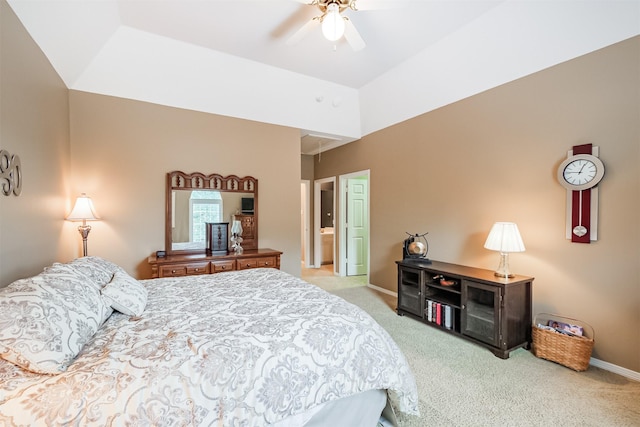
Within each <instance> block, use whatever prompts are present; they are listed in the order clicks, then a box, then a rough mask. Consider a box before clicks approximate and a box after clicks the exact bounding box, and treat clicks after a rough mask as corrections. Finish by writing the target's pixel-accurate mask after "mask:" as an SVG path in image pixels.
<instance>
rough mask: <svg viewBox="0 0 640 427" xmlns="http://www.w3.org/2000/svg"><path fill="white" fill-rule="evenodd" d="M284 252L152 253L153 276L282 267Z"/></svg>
mask: <svg viewBox="0 0 640 427" xmlns="http://www.w3.org/2000/svg"><path fill="white" fill-rule="evenodd" d="M280 255H282V252H280V251H276V250H274V249H253V250H245V251H244V253H243V254H242V255H235V254H234V253H230V254H229V255H206V254H190V255H168V256H166V257H162V258H158V257H157V256H155V255H151V256H150V257H149V259H148V261H149V264H150V265H151V277H152V278H154V279H155V278H158V277H177V276H189V275H194V274H214V273H221V272H224V271H233V270H245V269H247V268H260V267H272V268H277V269H280Z"/></svg>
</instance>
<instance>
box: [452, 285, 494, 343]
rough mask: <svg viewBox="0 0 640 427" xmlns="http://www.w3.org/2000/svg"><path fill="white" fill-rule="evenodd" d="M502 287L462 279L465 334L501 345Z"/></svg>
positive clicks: (463, 330) (463, 329) (462, 330)
mask: <svg viewBox="0 0 640 427" xmlns="http://www.w3.org/2000/svg"><path fill="white" fill-rule="evenodd" d="M500 311H501V310H500V288H498V287H495V286H489V285H485V284H482V283H476V282H472V281H469V280H463V281H462V316H461V317H462V319H461V321H462V328H461V332H462V333H463V334H464V335H467V336H470V337H473V338H475V339H477V340H480V341H482V342H485V343H487V344H491V345H493V346H495V347H499V346H500Z"/></svg>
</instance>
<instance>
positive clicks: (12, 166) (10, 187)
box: [0, 150, 22, 196]
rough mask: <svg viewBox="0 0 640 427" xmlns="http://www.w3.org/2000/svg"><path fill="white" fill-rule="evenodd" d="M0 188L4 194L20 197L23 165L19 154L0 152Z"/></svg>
mask: <svg viewBox="0 0 640 427" xmlns="http://www.w3.org/2000/svg"><path fill="white" fill-rule="evenodd" d="M0 187H2V194H4V195H5V196H10V195H11V193H13V195H14V196H19V195H20V193H21V192H22V164H21V163H20V157H18V155H17V154H13V155H11V154H9V152H8V151H7V150H0Z"/></svg>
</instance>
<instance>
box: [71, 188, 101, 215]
mask: <svg viewBox="0 0 640 427" xmlns="http://www.w3.org/2000/svg"><path fill="white" fill-rule="evenodd" d="M98 219H100V217H99V216H98V214H97V213H96V209H95V208H94V207H93V202H92V201H91V198H90V197H87V195H86V194H85V193H82V194H81V195H80V196H79V197H78V198H77V199H76V204H75V205H74V206H73V209H72V210H71V213H70V214H69V215H68V216H67V220H68V221H95V220H98Z"/></svg>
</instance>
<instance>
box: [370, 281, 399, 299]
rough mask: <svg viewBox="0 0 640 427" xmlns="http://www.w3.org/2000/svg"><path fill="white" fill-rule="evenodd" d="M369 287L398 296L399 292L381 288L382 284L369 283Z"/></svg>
mask: <svg viewBox="0 0 640 427" xmlns="http://www.w3.org/2000/svg"><path fill="white" fill-rule="evenodd" d="M367 287H368V288H371V289H375V290H376V291H378V292H382V293H383V294H387V295H391V296H394V297H396V298H398V293H397V292H393V291H390V290H389V289H385V288H381V287H380V286H376V285H372V284H371V283H369V284H368V285H367Z"/></svg>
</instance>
